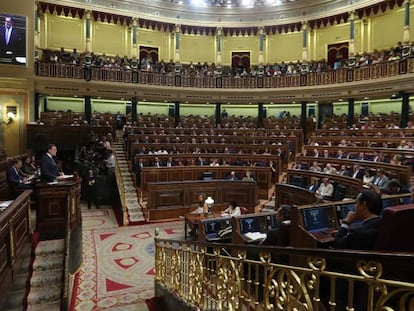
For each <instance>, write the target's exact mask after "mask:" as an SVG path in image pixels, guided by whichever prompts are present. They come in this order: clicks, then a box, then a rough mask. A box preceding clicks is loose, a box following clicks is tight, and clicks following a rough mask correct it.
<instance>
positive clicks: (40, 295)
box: [27, 284, 62, 311]
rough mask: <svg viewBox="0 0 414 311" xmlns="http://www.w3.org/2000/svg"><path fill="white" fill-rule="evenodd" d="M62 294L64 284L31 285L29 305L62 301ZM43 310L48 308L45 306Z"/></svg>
mask: <svg viewBox="0 0 414 311" xmlns="http://www.w3.org/2000/svg"><path fill="white" fill-rule="evenodd" d="M61 296H62V284H48V285H47V286H44V287H31V288H30V292H29V295H28V296H27V304H28V305H38V304H44V303H47V304H50V303H55V302H58V301H60V299H61ZM43 310H48V311H49V309H46V308H44V309H43Z"/></svg>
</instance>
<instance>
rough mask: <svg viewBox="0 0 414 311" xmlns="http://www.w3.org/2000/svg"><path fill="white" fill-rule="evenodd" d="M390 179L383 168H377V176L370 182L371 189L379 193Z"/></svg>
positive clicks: (385, 187)
mask: <svg viewBox="0 0 414 311" xmlns="http://www.w3.org/2000/svg"><path fill="white" fill-rule="evenodd" d="M389 183H390V179H389V178H388V176H387V175H386V172H385V169H383V168H379V169H377V176H376V177H375V178H374V181H373V182H372V184H371V189H372V190H374V191H376V192H378V193H380V192H381V191H383V190H384V189H387V188H388V185H389Z"/></svg>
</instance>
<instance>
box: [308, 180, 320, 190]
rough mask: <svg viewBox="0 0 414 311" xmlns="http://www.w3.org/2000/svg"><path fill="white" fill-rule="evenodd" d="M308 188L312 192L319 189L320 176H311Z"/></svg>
mask: <svg viewBox="0 0 414 311" xmlns="http://www.w3.org/2000/svg"><path fill="white" fill-rule="evenodd" d="M307 189H308V190H309V191H310V192H316V191H317V190H318V189H319V178H318V177H311V179H310V184H309V185H308V187H307Z"/></svg>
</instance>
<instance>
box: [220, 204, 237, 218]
mask: <svg viewBox="0 0 414 311" xmlns="http://www.w3.org/2000/svg"><path fill="white" fill-rule="evenodd" d="M240 215H241V208H240V206H239V205H238V204H237V202H236V201H231V203H230V204H229V206H228V207H227V208H226V209H225V210H224V211H223V212H222V213H221V216H240Z"/></svg>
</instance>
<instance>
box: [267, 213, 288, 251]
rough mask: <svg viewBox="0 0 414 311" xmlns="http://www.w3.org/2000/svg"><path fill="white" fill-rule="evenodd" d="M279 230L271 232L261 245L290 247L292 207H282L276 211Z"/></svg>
mask: <svg viewBox="0 0 414 311" xmlns="http://www.w3.org/2000/svg"><path fill="white" fill-rule="evenodd" d="M276 219H277V222H278V224H279V228H277V229H273V230H270V231H269V232H268V233H267V237H266V239H265V240H264V241H263V242H262V243H261V245H270V246H289V244H290V239H289V228H290V205H281V206H280V207H279V208H278V210H277V211H276Z"/></svg>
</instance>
